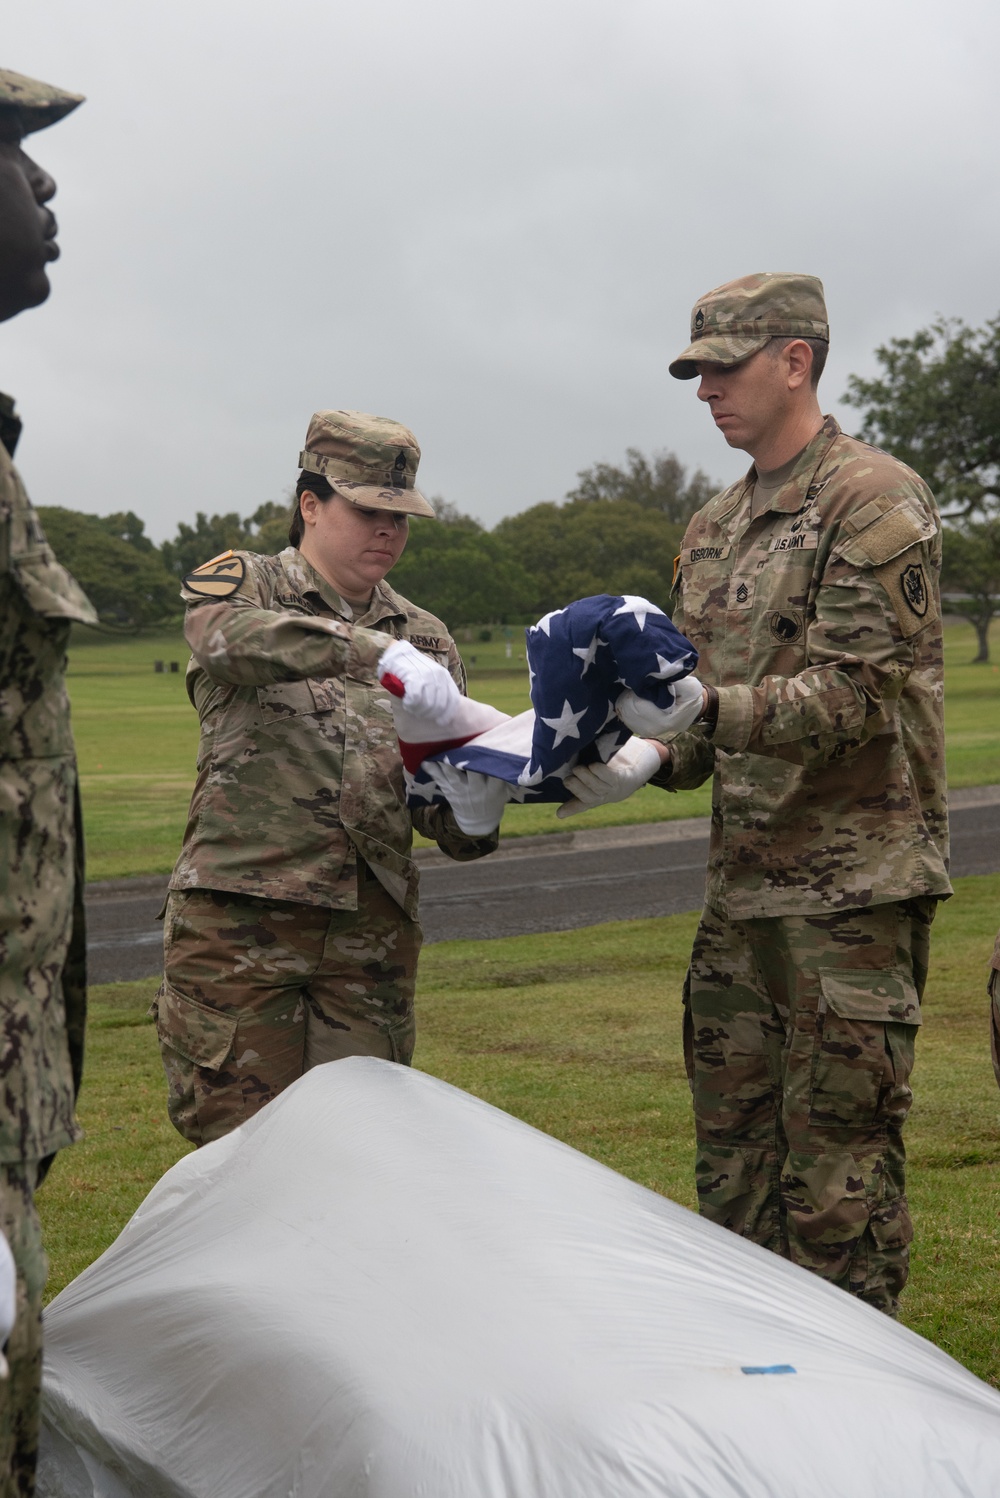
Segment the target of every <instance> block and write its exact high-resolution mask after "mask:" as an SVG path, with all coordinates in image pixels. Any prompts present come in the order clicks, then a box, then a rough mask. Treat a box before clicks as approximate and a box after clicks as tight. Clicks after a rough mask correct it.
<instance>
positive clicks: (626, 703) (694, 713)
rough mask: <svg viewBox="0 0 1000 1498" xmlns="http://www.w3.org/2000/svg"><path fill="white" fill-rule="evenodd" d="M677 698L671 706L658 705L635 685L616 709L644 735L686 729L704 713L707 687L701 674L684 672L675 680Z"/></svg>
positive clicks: (636, 730) (625, 692) (644, 736)
mask: <svg viewBox="0 0 1000 1498" xmlns="http://www.w3.org/2000/svg"><path fill="white" fill-rule="evenodd" d="M672 690H673V694H674V700H673V702H672V703H671V704H670V706H669V707H657V706H656V704H655V703H654V702H650V701H649V699H648V698H646V697H637V696H636V694H635V692H633V691H632V690H631V689H627V690H626V691H624V692H623V693H622V694H621V696H620V697H619V698H618V701H617V702H616V703H615V712H616V713H617V714H618V716H619V718H620V719H621V721H622V722H623V723H624V724H625V727H626V728H630V729H631V730H632V732H633V733H637V734H640V735H641V736H642V737H643V738H647V739H652V738H659V737H660V736H661V734H666V733H669V734H671V735H674V734H677V733H683V732H684V730H685V728H690V727H691V724H692V723H694V722H695V721H696V720H697V719H698V718H700V717H701V705H702V702H703V701H704V693H705V688H704V687H703V686H702V684H701V682H700V681H699V680H698V678H697V676H684V677H682V678H681V680H680V681H675V682H674V683H673V687H672Z"/></svg>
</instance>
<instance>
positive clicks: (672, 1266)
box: [41, 1058, 1000, 1498]
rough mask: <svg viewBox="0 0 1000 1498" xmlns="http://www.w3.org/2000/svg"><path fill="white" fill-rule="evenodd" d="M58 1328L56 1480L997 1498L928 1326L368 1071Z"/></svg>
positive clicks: (977, 1417)
mask: <svg viewBox="0 0 1000 1498" xmlns="http://www.w3.org/2000/svg"><path fill="white" fill-rule="evenodd" d="M46 1341H47V1350H46V1371H45V1411H46V1418H47V1422H48V1431H47V1437H46V1443H45V1459H44V1463H43V1473H42V1483H41V1493H42V1495H43V1498H94V1495H96V1498H124V1495H137V1494H142V1495H144V1498H160V1495H163V1498H168V1495H169V1498H189V1495H197V1498H355V1495H358V1498H361V1495H364V1498H404V1495H405V1498H652V1495H656V1498H797V1495H802V1498H869V1495H870V1498H895V1495H897V1494H906V1495H907V1498H951V1495H956V1498H957V1495H962V1498H990V1495H994V1494H995V1495H1000V1396H998V1395H997V1394H996V1393H995V1392H994V1391H993V1390H991V1389H990V1388H988V1387H987V1386H986V1385H985V1384H983V1383H980V1382H979V1381H978V1380H977V1379H975V1378H974V1377H973V1376H972V1375H971V1374H969V1373H968V1372H966V1371H965V1370H964V1369H963V1368H961V1367H960V1366H959V1365H958V1364H957V1363H955V1362H953V1361H952V1360H951V1359H950V1358H948V1357H947V1356H946V1355H945V1354H944V1353H942V1352H939V1351H938V1350H937V1349H936V1348H935V1347H933V1346H932V1345H931V1344H930V1343H929V1342H925V1341H924V1340H923V1339H922V1338H920V1337H918V1336H916V1335H914V1334H913V1333H912V1332H909V1331H907V1330H905V1329H904V1328H902V1327H900V1326H896V1325H894V1324H893V1323H892V1322H890V1321H889V1320H888V1319H886V1318H885V1317H883V1316H882V1315H880V1314H879V1313H878V1312H876V1311H872V1310H870V1309H869V1308H868V1307H866V1306H863V1305H860V1304H859V1303H858V1302H856V1301H854V1300H852V1299H851V1298H850V1297H849V1296H847V1295H845V1294H844V1293H842V1292H841V1291H838V1290H833V1289H830V1288H829V1287H828V1286H826V1285H824V1284H822V1283H821V1282H820V1281H819V1280H817V1279H815V1278H814V1277H812V1276H811V1275H809V1274H807V1273H805V1272H804V1271H801V1270H798V1269H796V1268H794V1267H793V1266H791V1265H790V1264H787V1263H785V1262H783V1261H782V1260H780V1259H778V1258H775V1257H774V1256H772V1255H771V1254H768V1253H766V1252H764V1251H763V1250H762V1249H758V1248H755V1247H754V1246H753V1245H751V1244H747V1243H744V1242H742V1241H741V1240H740V1239H738V1238H736V1237H734V1236H733V1235H732V1234H730V1233H727V1232H724V1231H723V1230H721V1229H718V1228H715V1227H712V1226H710V1225H708V1224H706V1223H703V1222H701V1221H699V1219H698V1218H697V1217H695V1216H694V1215H693V1214H691V1213H689V1212H687V1211H685V1210H684V1209H683V1208H681V1207H678V1206H676V1205H675V1204H674V1203H672V1202H669V1201H665V1200H664V1199H662V1198H661V1197H659V1196H657V1195H655V1194H654V1193H653V1192H650V1191H647V1190H644V1189H643V1188H642V1187H640V1186H636V1185H634V1184H633V1183H632V1182H630V1181H628V1180H626V1179H625V1178H624V1177H623V1176H619V1175H616V1174H615V1173H614V1172H613V1171H610V1170H607V1169H605V1168H604V1167H603V1166H601V1165H598V1164H596V1163H595V1162H594V1161H592V1160H590V1159H588V1158H587V1157H586V1156H584V1155H581V1154H578V1153H577V1152H576V1151H574V1150H571V1149H569V1148H567V1147H566V1146H565V1145H562V1144H559V1143H558V1142H556V1141H555V1140H553V1139H550V1138H548V1137H547V1136H546V1135H544V1134H540V1133H538V1132H537V1131H536V1130H533V1129H531V1128H528V1127H527V1126H526V1125H524V1124H522V1123H519V1122H518V1121H517V1120H515V1119H513V1118H510V1117H509V1116H508V1115H506V1114H504V1113H502V1112H499V1111H497V1110H496V1109H494V1108H491V1107H489V1106H487V1105H486V1104H485V1103H482V1102H479V1101H478V1100H477V1099H475V1098H472V1097H469V1096H468V1095H466V1094H465V1093H462V1092H459V1091H456V1090H455V1089H454V1088H452V1087H449V1086H447V1085H446V1084H444V1083H442V1082H439V1081H436V1080H434V1079H433V1078H431V1077H428V1076H425V1075H423V1074H421V1073H420V1072H417V1071H410V1070H408V1069H406V1068H404V1067H400V1066H394V1065H392V1064H391V1063H388V1062H382V1061H376V1060H371V1059H358V1058H354V1059H351V1060H346V1061H336V1062H332V1063H330V1064H329V1065H326V1066H321V1067H318V1068H317V1069H315V1070H314V1071H312V1072H310V1073H308V1074H307V1075H306V1076H305V1077H304V1078H303V1079H302V1080H301V1081H299V1082H297V1083H296V1084H295V1086H294V1087H292V1088H291V1089H290V1090H289V1091H288V1092H286V1093H285V1094H284V1095H283V1096H282V1097H281V1098H279V1099H278V1100H277V1101H276V1102H274V1103H272V1104H271V1105H270V1107H268V1108H266V1109H265V1110H264V1111H263V1112H262V1113H261V1114H259V1115H258V1116H257V1117H256V1118H255V1119H254V1120H253V1121H252V1122H251V1123H249V1124H246V1125H244V1127H243V1128H241V1129H239V1130H238V1131H237V1132H236V1133H234V1134H232V1135H230V1136H229V1137H228V1138H227V1139H224V1140H220V1141H219V1142H218V1143H216V1144H212V1145H209V1146H208V1147H207V1148H205V1149H203V1150H201V1151H200V1152H198V1153H197V1154H193V1155H189V1156H188V1157H186V1158H185V1159H184V1160H182V1161H181V1162H180V1163H179V1164H178V1165H176V1166H175V1167H174V1168H173V1169H172V1170H171V1171H169V1172H168V1174H167V1175H166V1176H165V1177H164V1178H163V1180H162V1181H161V1182H160V1183H159V1184H158V1185H157V1186H156V1187H155V1188H154V1190H153V1191H152V1192H151V1193H150V1195H149V1197H148V1198H147V1199H146V1201H145V1202H144V1203H143V1205H142V1207H141V1208H140V1209H139V1211H138V1212H137V1213H136V1215H135V1217H134V1218H133V1219H132V1221H131V1222H130V1223H129V1224H128V1226H127V1227H126V1228H125V1230H124V1232H123V1233H122V1234H121V1236H120V1237H119V1238H118V1240H117V1242H116V1243H114V1244H113V1245H112V1246H111V1248H109V1249H108V1251H107V1252H106V1253H105V1254H104V1255H103V1256H102V1257H101V1258H100V1259H99V1260H98V1261H97V1262H96V1263H95V1264H93V1265H92V1266H91V1267H90V1268H89V1269H87V1270H86V1271H85V1272H84V1273H83V1274H81V1275H80V1276H79V1278H78V1279H76V1280H75V1281H74V1282H73V1283H72V1284H71V1285H69V1286H68V1287H67V1288H66V1289H65V1290H64V1291H63V1292H62V1294H61V1295H60V1296H59V1297H58V1298H57V1299H56V1300H55V1301H54V1302H53V1304H52V1306H51V1307H50V1309H49V1311H48V1313H47V1317H46ZM776 1368H789V1369H794V1372H791V1371H788V1372H754V1371H752V1370H755V1369H756V1370H761V1369H776Z"/></svg>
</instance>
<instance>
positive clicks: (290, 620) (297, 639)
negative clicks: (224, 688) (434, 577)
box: [184, 601, 388, 687]
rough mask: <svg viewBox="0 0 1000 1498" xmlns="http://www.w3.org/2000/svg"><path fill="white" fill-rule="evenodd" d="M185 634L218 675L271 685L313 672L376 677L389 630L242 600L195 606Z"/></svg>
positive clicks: (205, 668) (193, 650) (208, 668)
mask: <svg viewBox="0 0 1000 1498" xmlns="http://www.w3.org/2000/svg"><path fill="white" fill-rule="evenodd" d="M184 634H185V637H186V639H187V642H188V644H189V645H190V646H191V653H192V654H193V656H194V658H195V660H196V661H197V662H198V664H199V666H201V668H202V670H203V671H205V672H206V673H207V675H208V676H210V677H212V679H213V680H215V681H219V682H225V683H226V684H227V685H232V686H241V687H242V686H268V685H270V684H271V683H272V682H279V681H299V680H302V679H304V678H305V677H308V676H354V677H356V678H358V679H359V680H362V681H372V680H373V679H374V674H375V668H376V664H377V662H378V659H379V656H380V655H381V654H382V651H383V650H384V649H385V647H386V644H387V643H388V642H387V639H386V636H385V635H384V634H381V633H380V632H379V631H377V630H367V629H359V628H357V627H355V626H353V625H350V624H344V623H342V622H341V621H340V620H338V619H320V618H310V617H308V616H307V615H303V614H285V613H278V612H275V611H274V610H271V609H262V608H257V607H256V606H255V605H253V604H246V603H242V602H240V601H230V602H226V603H206V604H199V605H196V606H195V607H194V608H189V609H188V612H187V615H186V617H185V620H184Z"/></svg>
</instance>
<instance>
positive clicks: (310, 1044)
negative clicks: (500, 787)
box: [153, 861, 421, 1145]
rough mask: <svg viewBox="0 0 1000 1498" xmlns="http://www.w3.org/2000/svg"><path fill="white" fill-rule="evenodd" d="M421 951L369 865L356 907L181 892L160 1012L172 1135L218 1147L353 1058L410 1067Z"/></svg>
mask: <svg viewBox="0 0 1000 1498" xmlns="http://www.w3.org/2000/svg"><path fill="white" fill-rule="evenodd" d="M420 942H421V932H420V927H419V926H418V924H417V923H416V921H413V920H411V919H410V918H409V917H408V916H406V915H404V913H403V911H402V910H401V909H400V907H399V906H398V905H397V904H396V902H395V901H394V900H393V899H392V898H391V897H390V896H389V895H388V894H387V893H386V892H385V890H384V889H383V888H382V886H381V884H379V882H378V880H377V879H376V877H375V875H374V874H373V873H372V872H371V870H370V869H368V868H367V866H366V865H363V864H361V863H360V861H359V879H358V909H357V910H356V911H354V910H330V909H327V908H325V907H323V906H318V905H305V904H303V903H302V902H301V901H297V900H268V899H261V898H258V897H256V896H250V895H242V894H231V893H228V892H226V891H222V890H207V889H196V890H190V891H184V892H178V891H174V892H172V893H171V894H170V896H169V899H168V901H167V908H166V917H165V927H164V981H163V984H162V985H161V988H160V991H159V993H158V994H157V997H156V999H155V1001H154V1004H153V1011H154V1013H155V1014H156V1017H157V1030H158V1034H159V1040H160V1054H161V1056H162V1059H163V1067H164V1070H165V1072H166V1075H167V1088H168V1103H167V1106H168V1111H169V1114H170V1119H171V1122H172V1123H173V1125H174V1127H175V1128H176V1129H178V1130H179V1132H180V1133H181V1134H183V1135H184V1137H185V1139H189V1140H190V1141H191V1142H192V1143H193V1144H198V1145H200V1144H208V1143H209V1142H210V1141H211V1140H213V1139H219V1138H221V1137H222V1135H224V1134H228V1133H229V1132H230V1130H231V1129H235V1128H236V1127H237V1126H238V1125H239V1124H241V1123H243V1122H244V1120H245V1119H248V1118H250V1117H251V1116H252V1115H253V1114H254V1113H256V1112H257V1111H258V1110H259V1109H260V1108H262V1107H264V1105H265V1104H266V1103H269V1102H271V1101H272V1100H273V1099H274V1098H276V1097H277V1096H278V1094H279V1092H282V1091H283V1090H284V1089H285V1088H286V1087H288V1086H290V1084H291V1083H292V1082H294V1081H295V1080H296V1078H298V1077H300V1076H301V1075H302V1074H303V1072H304V1071H307V1070H308V1069H309V1068H310V1067H312V1066H317V1065H319V1064H320V1063H321V1062H324V1061H335V1060H338V1059H339V1058H341V1057H343V1056H380V1057H382V1058H384V1059H385V1060H387V1061H398V1062H401V1063H402V1064H403V1065H407V1066H408V1065H409V1063H410V1060H411V1058H412V1055H413V1045H414V1015H413V992H414V984H415V979H416V968H417V956H418V954H419V951H420Z"/></svg>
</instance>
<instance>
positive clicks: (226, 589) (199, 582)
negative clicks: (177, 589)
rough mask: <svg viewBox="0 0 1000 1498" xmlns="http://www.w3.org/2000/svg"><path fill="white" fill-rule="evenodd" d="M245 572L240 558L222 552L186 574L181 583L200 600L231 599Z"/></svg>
mask: <svg viewBox="0 0 1000 1498" xmlns="http://www.w3.org/2000/svg"><path fill="white" fill-rule="evenodd" d="M246 570H247V569H246V564H245V563H244V561H243V558H242V557H237V556H234V555H233V553H232V552H231V551H224V552H222V554H221V555H220V556H217V557H213V558H212V560H211V561H210V562H202V564H201V566H200V567H196V568H195V569H194V571H193V572H189V573H187V575H186V576H185V577H184V579H183V583H184V587H185V588H186V589H187V591H188V592H189V593H197V594H199V595H200V597H202V598H231V597H232V595H233V594H234V593H235V592H236V591H237V589H238V588H239V586H240V583H241V582H242V581H243V579H244V577H245V576H246Z"/></svg>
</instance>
